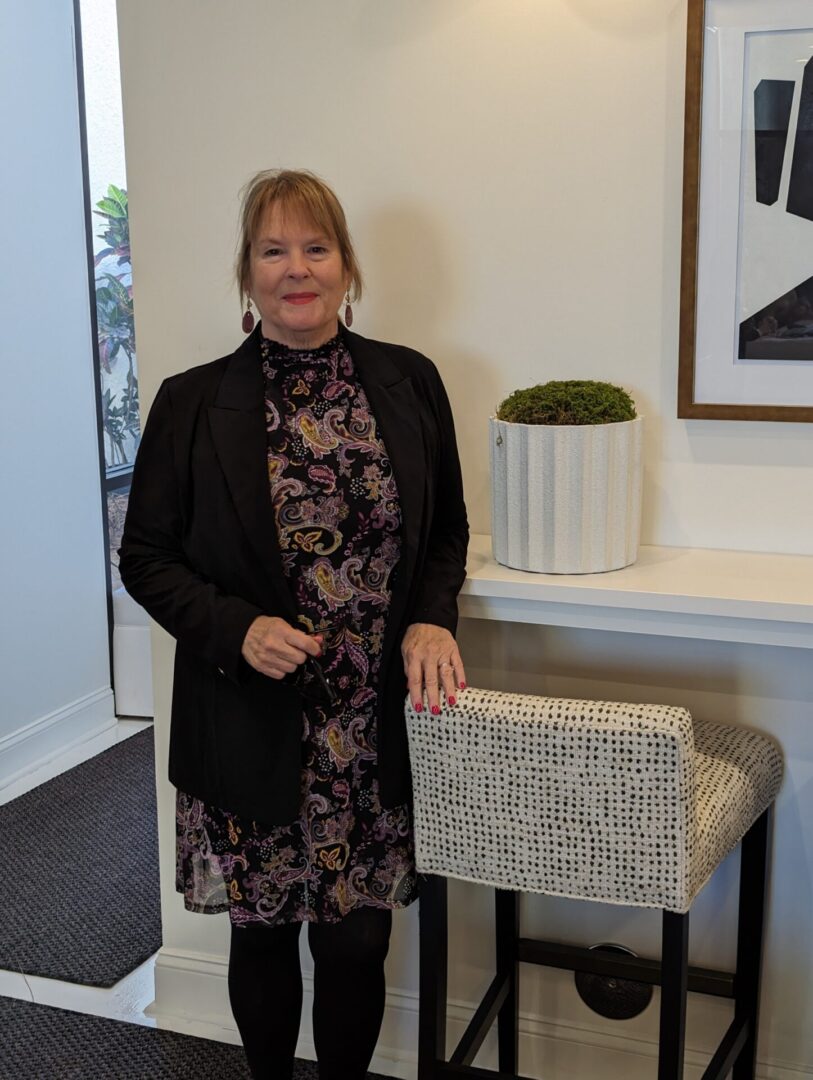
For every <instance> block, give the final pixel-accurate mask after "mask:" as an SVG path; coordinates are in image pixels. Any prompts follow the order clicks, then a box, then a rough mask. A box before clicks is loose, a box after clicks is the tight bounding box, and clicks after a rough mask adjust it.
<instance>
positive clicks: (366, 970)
mask: <svg viewBox="0 0 813 1080" xmlns="http://www.w3.org/2000/svg"><path fill="white" fill-rule="evenodd" d="M237 281H238V285H239V288H240V292H241V297H245V298H246V303H247V311H246V315H245V316H244V324H243V328H244V330H245V331H246V332H247V333H249V336H248V337H247V339H246V340H245V341H244V342H243V344H242V345H241V346H240V347H239V348H238V349H237V351H236V352H235V353H234V354H233V355H231V356H225V357H222V358H221V359H219V360H215V361H214V362H213V363H210V364H204V365H202V366H200V367H196V368H192V369H191V370H189V371H186V372H184V373H182V374H180V375H175V376H173V377H172V378H169V379H167V380H165V382H164V383H163V385H162V386H161V388H160V389H159V391H158V394H157V396H156V399H155V402H154V404H153V407H152V410H151V412H150V416H149V419H148V421H147V424H146V427H145V430H144V435H143V439H142V443H141V447H140V450H139V454H138V459H137V461H136V465H135V471H134V474H133V483H132V490H131V492H130V502H129V510H128V514H127V521H126V525H125V530H124V538H123V542H122V547H121V552H120V555H121V563H120V568H121V576H122V580H123V581H124V584H125V586H126V587H127V589H128V591H129V592H130V594H131V595H132V596H133V597H134V598H135V599H136V600H138V601H139V602H140V603H141V604H143V605H144V607H145V608H146V609H147V611H148V612H149V613H150V614H151V615H152V616H153V617H154V618H155V619H156V620H157V622H159V623H160V624H161V625H162V626H163V627H164V628H165V629H166V630H168V631H169V632H170V633H171V634H172V635H173V636H174V637H175V638H176V639H177V647H176V654H175V679H174V687H173V702H172V726H171V734H170V761H169V776H170V779H171V780H172V782H173V783H174V784H175V785H176V787H177V788H178V794H177V856H178V858H177V870H178V873H177V882H176V884H177V887H178V889H179V891H181V892H183V894H184V897H185V903H186V906H187V908H189V909H190V910H193V911H200V912H216V911H223V910H228V912H229V915H230V919H231V924H232V936H231V951H230V957H229V994H230V1000H231V1005H232V1009H233V1012H234V1016H235V1020H236V1022H237V1025H238V1028H239V1030H240V1034H241V1036H242V1039H243V1044H244V1046H245V1049H246V1053H247V1055H248V1060H249V1064H250V1067H251V1071H252V1075H253V1076H254V1077H257V1078H260V1077H262V1078H283V1077H285V1078H289V1077H291V1075H292V1070H293V1058H294V1049H295V1046H296V1042H297V1034H298V1030H299V1020H300V1012H301V1004H302V979H301V973H300V967H299V948H298V936H299V931H300V929H301V924H302V923H303V922H307V923H308V941H309V945H310V948H311V952H312V954H313V958H314V1009H313V1031H314V1041H315V1045H316V1052H317V1056H318V1060H319V1075H320V1077H321V1078H322V1080H332V1078H336V1080H339V1078H341V1080H355V1078H361V1077H363V1076H364V1075H365V1073H366V1069H367V1066H368V1065H369V1062H370V1059H371V1057H372V1054H373V1050H374V1048H375V1044H376V1040H377V1038H378V1032H379V1030H380V1025H381V1019H382V1016H383V1010H384V993H385V989H384V968H383V965H384V958H385V956H386V954H387V949H388V945H389V935H390V928H391V920H392V911H393V909H395V908H402V907H406V906H407V905H408V904H409V903H411V902H412V901H413V900H414V899H415V896H416V891H417V880H416V874H415V866H414V852H413V836H412V826H411V818H410V775H409V761H408V756H407V740H406V727H405V721H404V697H405V694H406V692H407V690H408V692H409V696H410V699H411V702H412V707H413V708H415V709H417V710H420V709H422V708H425V707H426V708H429V709H431V710H432V712H433V713H439V712H440V709H441V707H442V706H443V704H444V701H445V702H448V703H449V704H454V702H455V695H456V694H457V693H458V692H459V691H460V690H462V689H464V688H465V674H464V670H463V664H462V661H461V658H460V653H459V651H458V649H457V645H456V644H455V639H454V636H453V635H454V632H455V628H456V623H457V604H456V597H457V593H458V591H459V589H460V586H461V584H462V582H463V579H464V576H465V560H466V547H467V542H468V526H467V521H466V510H465V506H464V502H463V493H462V485H461V477H460V465H459V461H458V455H457V449H456V445H455V438H454V427H453V422H452V414H451V410H450V408H449V403H448V400H447V397H446V394H445V392H444V389H443V386H442V383H441V381H440V377H439V375H438V373H437V370H436V369H435V367H434V365H433V364H432V363H431V361H429V360H427V359H426V357H424V356H421V355H420V354H419V353H416V352H413V351H412V350H411V349H406V348H403V347H401V346H397V345H387V344H383V343H381V342H375V341H370V340H367V339H365V338H363V337H361V336H359V335H358V334H353V333H351V332H350V331H349V330H347V329H346V327H345V326H342V325H341V324H340V323H339V320H338V314H337V313H338V310H339V307H340V305H341V304H342V302H343V300H346V303H347V308H346V312H345V322H346V323H347V325H349V324H350V322H351V317H352V312H351V309H350V298H351V292H352V294H353V297H354V298H358V297H359V296H360V295H361V274H360V271H359V267H358V263H357V260H356V256H355V253H354V251H353V246H352V242H351V239H350V235H349V232H348V229H347V225H346V222H345V217H344V212H343V210H342V208H341V206H340V204H339V202H338V200H337V199H336V196H335V195H334V194H333V192H332V191H331V190H330V188H329V187H328V186H327V185H326V184H324V183H323V182H322V181H321V180H319V179H318V178H317V177H315V176H313V175H312V174H310V173H307V172H293V171H277V172H269V173H261V174H259V175H258V176H257V177H255V179H254V180H253V181H252V182H251V183H250V185H249V186H248V188H247V191H246V194H245V197H244V202H243V212H242V225H241V238H240V242H239V247H238V259H237ZM252 304H253V305H254V306H255V307H256V309H257V311H258V312H259V316H260V323H259V325H258V326H257V328H256V329H255V330H254V331H253V333H252V332H250V331H251V325H250V324H251V323H252V322H253V315H252ZM269 496H270V497H269Z"/></svg>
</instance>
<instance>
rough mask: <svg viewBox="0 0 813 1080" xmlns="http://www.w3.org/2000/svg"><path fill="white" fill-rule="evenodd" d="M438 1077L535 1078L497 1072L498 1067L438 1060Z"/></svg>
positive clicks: (470, 1079)
mask: <svg viewBox="0 0 813 1080" xmlns="http://www.w3.org/2000/svg"><path fill="white" fill-rule="evenodd" d="M435 1073H436V1075H437V1076H438V1077H447V1076H448V1077H452V1076H456V1077H459V1078H460V1080H533V1077H531V1076H521V1075H520V1074H519V1073H506V1072H497V1070H496V1069H479V1068H477V1066H476V1065H451V1064H445V1063H441V1062H438V1063H437V1064H436V1065H435Z"/></svg>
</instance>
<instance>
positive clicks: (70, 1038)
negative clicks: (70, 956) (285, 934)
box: [0, 997, 387, 1080]
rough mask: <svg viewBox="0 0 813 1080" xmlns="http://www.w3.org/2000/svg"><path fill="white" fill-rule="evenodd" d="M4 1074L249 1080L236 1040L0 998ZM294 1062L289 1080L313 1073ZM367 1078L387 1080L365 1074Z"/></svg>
mask: <svg viewBox="0 0 813 1080" xmlns="http://www.w3.org/2000/svg"><path fill="white" fill-rule="evenodd" d="M0 1076H2V1078H3V1080H250V1076H251V1074H250V1073H249V1071H248V1066H247V1064H246V1058H245V1054H244V1053H243V1050H242V1048H241V1047H239V1046H230V1045H228V1044H227V1043H220V1042H213V1041H212V1040H210V1039H196V1038H192V1037H191V1036H190V1035H177V1034H175V1032H173V1031H159V1030H158V1029H157V1028H146V1027H142V1026H141V1025H139V1024H125V1023H121V1022H120V1021H118V1020H105V1019H102V1018H101V1017H98V1016H85V1015H84V1014H82V1013H74V1012H68V1011H66V1010H65V1009H54V1008H51V1007H50V1006H48V1005H35V1004H32V1003H31V1002H28V1001H16V1000H14V999H13V998H3V997H0ZM317 1076H318V1073H317V1068H316V1065H315V1064H314V1063H313V1062H309V1061H298V1062H297V1065H296V1069H295V1071H294V1078H295V1080H317ZM368 1080H387V1077H384V1076H381V1075H379V1074H377V1073H375V1074H374V1073H368Z"/></svg>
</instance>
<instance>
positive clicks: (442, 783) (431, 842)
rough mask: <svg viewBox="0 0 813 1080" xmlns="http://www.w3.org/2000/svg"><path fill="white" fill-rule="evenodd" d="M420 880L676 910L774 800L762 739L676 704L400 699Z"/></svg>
mask: <svg viewBox="0 0 813 1080" xmlns="http://www.w3.org/2000/svg"><path fill="white" fill-rule="evenodd" d="M405 715H406V721H407V731H408V735H409V748H410V760H411V766H412V776H413V790H414V824H415V847H416V859H417V866H418V870H419V871H420V872H421V873H427V874H439V875H442V876H444V877H455V878H460V879H463V880H466V881H474V882H479V883H482V884H486V885H492V886H497V887H499V888H505V889H515V890H520V891H525V892H539V893H547V894H549V895H555V896H567V897H572V898H574V899H581V900H594V901H595V900H597V901H604V902H608V903H615V904H627V905H632V906H638V907H656V908H663V909H666V910H669V911H677V912H682V911H687V910H688V909H689V907H690V906H691V903H692V901H693V899H694V897H695V896H696V894H697V892H698V891H699V889H701V888H702V887H703V885H704V884H705V883H706V881H707V880H708V879H709V877H710V876H711V874H712V873H713V871H714V869H715V868H716V866H717V865H718V864H719V863H720V862H721V860H722V859H723V858H724V857H725V856H726V855H727V854H728V852H730V851H731V850H732V849H733V848H734V847H735V846H736V845H737V843H738V842H739V841H740V839H741V838H742V837H743V836H744V834H745V833H746V832H747V830H748V829H749V828H750V826H751V825H752V824H753V822H754V821H755V820H756V819H757V818H758V817H759V815H760V814H761V813H762V812H763V811H764V810H765V809H766V808H767V807H768V806H769V805H770V803H771V802H772V801H773V800H774V798H775V797H776V794H777V792H778V790H779V786H780V784H781V780H782V769H783V765H782V756H781V753H780V752H779V750H778V748H777V746H776V745H775V744H774V743H773V742H772V741H771V740H770V739H768V738H766V737H764V736H762V735H759V734H757V733H755V732H753V731H749V730H746V729H743V728H739V727H731V726H725V725H722V724H714V723H709V722H706V721H693V720H692V718H691V716H690V715H689V713H688V712H687V711H686V710H685V709H682V708H677V707H674V706H666V705H634V704H625V703H619V702H602V701H579V700H572V699H568V698H550V697H541V696H538V695H532V694H510V693H505V692H501V691H494V690H478V689H476V688H473V687H470V688H469V689H467V690H465V691H464V692H463V693H461V694H460V696H459V698H458V701H457V704H456V705H455V706H454V707H453V708H449V707H445V708H444V710H443V712H442V713H441V715H440V716H432V715H431V714H430V713H427V712H423V713H417V714H416V713H415V712H414V710H413V709H412V706H411V704H410V703H409V702H408V701H407V702H406V704H405Z"/></svg>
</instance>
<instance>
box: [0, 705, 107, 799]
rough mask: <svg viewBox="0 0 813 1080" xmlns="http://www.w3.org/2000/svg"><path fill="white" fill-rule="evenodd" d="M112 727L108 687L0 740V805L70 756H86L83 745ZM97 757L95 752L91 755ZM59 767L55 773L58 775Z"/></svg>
mask: <svg viewBox="0 0 813 1080" xmlns="http://www.w3.org/2000/svg"><path fill="white" fill-rule="evenodd" d="M115 727H116V713H115V707H114V704H113V691H112V690H111V689H110V687H109V686H106V687H102V688H101V689H99V690H94V691H93V692H92V693H90V694H86V695H85V696H84V697H82V698H79V700H78V701H72V702H70V703H69V704H68V705H64V706H62V708H59V709H56V710H54V712H52V713H49V714H48V715H47V716H41V717H39V718H38V719H36V720H33V721H31V723H29V724H26V725H25V726H24V727H22V728H19V729H18V730H17V731H13V732H11V734H10V735H5V736H3V738H0V803H3V802H8V800H9V799H13V798H16V797H17V796H18V795H20V794H22V793H23V792H24V791H28V790H30V788H32V787H35V786H36V785H37V784H38V783H44V781H45V780H47V779H50V777H51V776H53V775H55V771H54V762H55V761H56V760H57V759H62V758H63V757H64V756H65V755H70V754H73V755H74V756H76V757H77V761H81V760H84V759H85V758H86V757H88V756H90V755H89V754H88V753H86V749H87V747H86V744H87V743H89V742H91V741H93V740H96V739H100V738H103V737H104V736H105V735H106V734H107V733H108V732H110V731H112V730H114V729H115ZM95 752H96V753H98V750H97V751H95ZM64 767H68V766H66V765H63V764H62V763H61V762H60V767H59V768H57V769H56V772H61V771H62V770H63V768H64Z"/></svg>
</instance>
